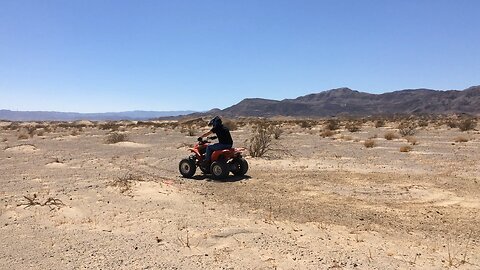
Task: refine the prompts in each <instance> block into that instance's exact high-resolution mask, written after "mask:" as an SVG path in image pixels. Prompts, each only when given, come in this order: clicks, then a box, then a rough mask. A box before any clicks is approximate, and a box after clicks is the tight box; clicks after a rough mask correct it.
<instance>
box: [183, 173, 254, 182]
mask: <svg viewBox="0 0 480 270" xmlns="http://www.w3.org/2000/svg"><path fill="white" fill-rule="evenodd" d="M250 178H252V177H250V176H248V175H241V176H237V175H229V176H228V177H227V178H224V179H214V178H212V177H211V176H210V175H208V174H202V175H194V176H192V178H185V179H192V180H207V181H212V182H238V181H242V180H247V179H250Z"/></svg>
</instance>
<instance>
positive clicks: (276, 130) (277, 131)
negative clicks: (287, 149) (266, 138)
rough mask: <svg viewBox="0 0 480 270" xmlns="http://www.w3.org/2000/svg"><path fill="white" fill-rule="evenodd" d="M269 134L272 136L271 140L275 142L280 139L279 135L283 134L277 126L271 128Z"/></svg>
mask: <svg viewBox="0 0 480 270" xmlns="http://www.w3.org/2000/svg"><path fill="white" fill-rule="evenodd" d="M271 132H272V134H273V138H274V139H275V140H278V139H280V135H282V133H283V129H282V128H280V127H279V126H271Z"/></svg>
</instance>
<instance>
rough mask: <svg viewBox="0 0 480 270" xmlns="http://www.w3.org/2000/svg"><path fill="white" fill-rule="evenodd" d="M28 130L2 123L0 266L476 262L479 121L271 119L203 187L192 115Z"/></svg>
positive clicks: (479, 247) (239, 132) (478, 265)
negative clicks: (237, 169) (471, 124)
mask: <svg viewBox="0 0 480 270" xmlns="http://www.w3.org/2000/svg"><path fill="white" fill-rule="evenodd" d="M40 124H41V123H40ZM40 124H39V123H26V122H23V123H11V122H7V121H4V122H0V269H448V268H453V269H480V229H479V228H480V227H479V224H480V165H479V164H480V162H479V161H480V151H479V150H480V132H479V131H478V127H477V129H473V130H469V131H460V130H459V129H458V128H453V127H449V126H448V125H445V124H434V123H429V124H427V125H425V124H424V125H421V126H417V127H415V130H414V131H415V132H414V134H411V136H410V137H403V136H401V135H400V134H399V129H398V123H397V122H389V121H387V122H385V124H384V125H381V126H379V127H375V123H374V122H373V121H363V122H361V123H360V124H359V130H358V131H357V130H355V132H350V131H349V130H347V129H346V128H345V127H346V126H345V125H344V124H342V125H341V126H340V128H339V129H335V130H333V131H332V132H331V133H330V134H328V135H325V123H324V122H322V121H319V122H314V123H300V124H298V123H295V122H288V121H286V122H278V123H276V124H275V125H276V127H277V128H278V129H279V130H281V131H282V133H281V134H280V136H279V138H278V139H274V138H273V139H272V142H271V143H272V144H271V146H270V148H271V149H270V151H268V152H267V153H266V154H265V155H264V156H262V157H251V156H249V155H248V152H246V159H247V160H248V163H249V165H250V169H249V171H248V172H247V175H246V176H244V177H234V176H232V175H230V177H229V178H227V179H226V180H224V181H216V180H212V179H210V178H209V176H208V175H202V174H201V172H200V170H197V174H196V176H195V177H194V178H193V179H185V178H182V177H181V176H180V173H179V172H178V162H179V161H180V160H181V159H182V158H184V157H186V156H188V155H189V151H188V148H189V147H191V146H192V145H193V144H194V143H195V141H196V137H197V136H198V135H199V134H201V133H202V132H205V131H206V130H207V127H205V126H204V125H198V126H197V125H196V123H195V122H193V126H191V125H192V123H190V124H189V126H188V127H185V126H182V125H181V124H178V123H176V122H168V123H167V122H145V123H141V124H140V123H138V122H127V121H124V122H116V123H113V124H112V123H103V125H101V123H92V122H88V121H81V122H76V123H71V124H57V123H47V124H45V123H44V124H43V125H40ZM32 126H34V127H35V126H36V127H35V128H31V127H32ZM253 127H254V124H252V123H246V124H245V123H244V124H242V125H240V124H239V125H238V126H237V127H236V128H235V130H233V131H232V136H233V138H234V140H235V146H236V147H242V146H243V147H247V148H248V147H249V143H250V140H249V138H250V137H251V136H252V134H253V131H254V129H253ZM112 130H118V131H116V132H118V133H114V134H117V135H118V134H125V135H126V136H127V137H126V138H122V139H121V140H120V142H117V143H108V141H107V140H108V138H110V136H112V135H111V134H112ZM388 133H390V134H393V135H394V136H393V138H391V140H387V139H386V138H385V137H386V136H385V134H388ZM322 135H323V136H322ZM372 141H373V142H372ZM368 142H370V144H368ZM367 146H369V147H367ZM370 146H373V147H370ZM401 148H402V151H400V149H401Z"/></svg>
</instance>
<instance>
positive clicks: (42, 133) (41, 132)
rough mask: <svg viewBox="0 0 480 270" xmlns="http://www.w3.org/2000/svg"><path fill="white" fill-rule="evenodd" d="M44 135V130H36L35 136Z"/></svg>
mask: <svg viewBox="0 0 480 270" xmlns="http://www.w3.org/2000/svg"><path fill="white" fill-rule="evenodd" d="M44 135H45V128H42V129H38V130H37V136H44Z"/></svg>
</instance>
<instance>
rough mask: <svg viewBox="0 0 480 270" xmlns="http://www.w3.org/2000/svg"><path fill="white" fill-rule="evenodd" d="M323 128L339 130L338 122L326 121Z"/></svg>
mask: <svg viewBox="0 0 480 270" xmlns="http://www.w3.org/2000/svg"><path fill="white" fill-rule="evenodd" d="M325 128H326V129H329V130H337V129H339V128H340V121H338V120H337V119H328V121H327V123H326V126H325Z"/></svg>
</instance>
